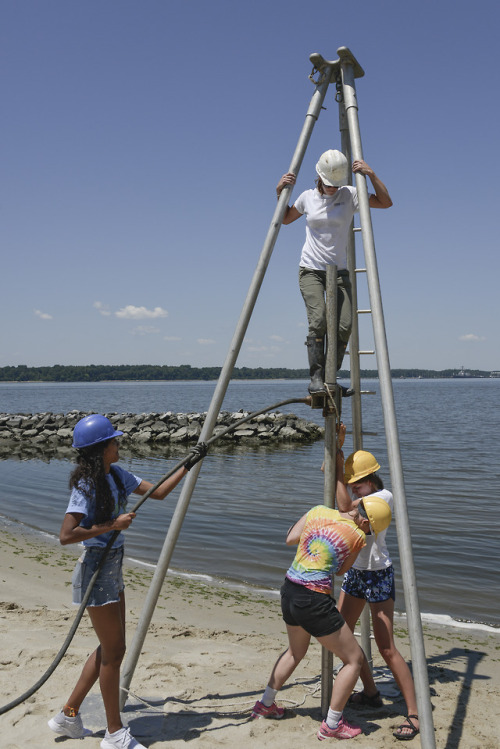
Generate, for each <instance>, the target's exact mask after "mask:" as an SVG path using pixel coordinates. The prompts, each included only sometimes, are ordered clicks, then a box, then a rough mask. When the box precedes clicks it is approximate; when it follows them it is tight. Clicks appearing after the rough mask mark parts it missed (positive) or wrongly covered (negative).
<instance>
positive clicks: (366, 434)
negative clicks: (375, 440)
mask: <svg viewBox="0 0 500 749" xmlns="http://www.w3.org/2000/svg"><path fill="white" fill-rule="evenodd" d="M361 434H362V435H363V437H378V432H361Z"/></svg>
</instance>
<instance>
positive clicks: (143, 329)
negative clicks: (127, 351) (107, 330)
mask: <svg viewBox="0 0 500 749" xmlns="http://www.w3.org/2000/svg"><path fill="white" fill-rule="evenodd" d="M130 332H131V333H132V335H151V333H159V332H160V331H159V329H158V328H155V327H154V326H153V325H136V326H135V328H132V330H131V331H130Z"/></svg>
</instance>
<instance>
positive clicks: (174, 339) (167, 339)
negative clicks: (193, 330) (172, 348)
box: [163, 335, 182, 341]
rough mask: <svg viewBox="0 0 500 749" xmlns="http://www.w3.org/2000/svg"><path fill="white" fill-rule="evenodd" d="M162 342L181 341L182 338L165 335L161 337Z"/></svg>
mask: <svg viewBox="0 0 500 749" xmlns="http://www.w3.org/2000/svg"><path fill="white" fill-rule="evenodd" d="M163 340H164V341H182V338H179V336H177V335H166V336H163Z"/></svg>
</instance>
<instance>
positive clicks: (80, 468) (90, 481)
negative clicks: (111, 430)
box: [69, 440, 127, 525]
mask: <svg viewBox="0 0 500 749" xmlns="http://www.w3.org/2000/svg"><path fill="white" fill-rule="evenodd" d="M110 442H111V440H106V441H105V442H99V443H98V444H97V445H91V446H90V447H85V448H82V449H80V450H78V457H77V461H76V462H77V465H76V467H75V469H74V470H73V471H72V473H71V475H70V477H69V488H70V489H78V490H79V491H81V492H82V494H84V495H85V496H86V497H87V498H88V499H89V500H90V501H91V502H92V503H93V504H94V505H95V522H96V525H101V524H102V523H106V522H107V521H109V520H111V519H112V518H113V512H114V509H115V500H114V497H113V494H112V492H111V489H110V486H109V484H108V482H107V480H106V472H105V470H104V461H103V453H104V450H105V449H106V447H107V445H109V443H110ZM110 473H111V475H112V476H113V480H114V482H115V484H116V486H117V488H118V497H119V506H120V509H122V508H125V505H126V502H127V494H126V491H125V487H124V486H123V483H122V481H121V479H120V477H119V476H118V473H117V472H116V471H114V470H113V467H111V468H110Z"/></svg>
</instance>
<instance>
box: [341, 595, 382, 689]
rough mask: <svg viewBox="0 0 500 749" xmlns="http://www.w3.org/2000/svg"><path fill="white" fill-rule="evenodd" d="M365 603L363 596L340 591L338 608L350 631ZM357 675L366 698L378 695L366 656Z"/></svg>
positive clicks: (352, 630)
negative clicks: (356, 596)
mask: <svg viewBox="0 0 500 749" xmlns="http://www.w3.org/2000/svg"><path fill="white" fill-rule="evenodd" d="M365 603H366V601H365V599H364V598H355V597H354V596H351V595H350V594H349V593H346V592H345V590H341V591H340V596H339V602H338V609H339V611H340V613H341V614H342V616H343V617H344V619H345V621H346V623H347V625H348V627H349V629H350V630H351V632H354V628H355V626H356V622H357V621H358V619H359V617H360V616H361V613H362V611H363V609H364V607H365ZM359 676H360V678H361V681H362V682H363V692H364V694H365V695H366V696H367V697H368V698H370V697H376V696H377V695H378V689H377V686H376V684H375V682H374V680H373V676H372V672H371V671H370V665H369V663H368V661H367V660H366V657H365V658H363V664H362V666H361V671H360V674H359Z"/></svg>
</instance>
